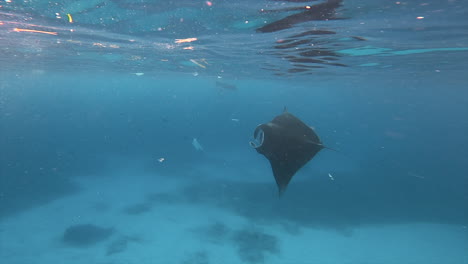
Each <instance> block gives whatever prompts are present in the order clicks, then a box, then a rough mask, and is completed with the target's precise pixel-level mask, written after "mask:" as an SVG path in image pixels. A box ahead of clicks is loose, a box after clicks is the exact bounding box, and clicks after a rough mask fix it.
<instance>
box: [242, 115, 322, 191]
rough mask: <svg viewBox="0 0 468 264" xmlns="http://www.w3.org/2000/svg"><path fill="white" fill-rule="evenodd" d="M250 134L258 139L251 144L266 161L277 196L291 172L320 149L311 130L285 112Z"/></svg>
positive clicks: (284, 188) (316, 137)
mask: <svg viewBox="0 0 468 264" xmlns="http://www.w3.org/2000/svg"><path fill="white" fill-rule="evenodd" d="M254 137H255V138H256V140H257V141H258V142H256V143H254V142H251V145H252V146H253V147H254V148H255V149H256V150H257V152H258V153H260V154H263V155H264V156H265V157H266V158H267V159H268V160H269V161H270V164H271V168H272V170H273V175H274V176H275V180H276V184H277V185H278V190H279V193H280V195H281V194H282V193H283V192H284V191H285V190H286V187H287V186H288V184H289V182H290V181H291V179H292V177H293V176H294V174H295V173H296V172H297V171H298V170H299V169H301V168H302V167H303V166H304V165H305V164H306V163H307V162H309V161H310V160H311V159H312V158H313V157H314V156H315V155H316V154H317V153H318V152H319V151H320V150H321V149H322V148H324V146H323V145H322V143H321V142H320V139H319V137H318V136H317V134H316V133H315V132H314V130H313V129H312V128H310V127H309V126H307V125H306V124H304V122H302V121H301V120H300V119H298V118H297V117H295V116H294V115H292V114H290V113H288V112H284V113H283V114H281V115H279V116H277V117H275V118H274V119H273V120H272V121H271V122H269V123H266V124H261V125H259V126H258V127H257V129H256V130H255V132H254Z"/></svg>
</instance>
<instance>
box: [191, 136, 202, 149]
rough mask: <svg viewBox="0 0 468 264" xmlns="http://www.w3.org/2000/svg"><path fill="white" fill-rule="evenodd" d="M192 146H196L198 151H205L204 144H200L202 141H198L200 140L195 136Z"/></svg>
mask: <svg viewBox="0 0 468 264" xmlns="http://www.w3.org/2000/svg"><path fill="white" fill-rule="evenodd" d="M192 146H193V147H194V148H195V150H197V151H203V147H202V145H201V144H200V142H198V140H197V139H196V138H193V140H192Z"/></svg>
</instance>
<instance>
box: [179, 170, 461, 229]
mask: <svg viewBox="0 0 468 264" xmlns="http://www.w3.org/2000/svg"><path fill="white" fill-rule="evenodd" d="M395 175H398V174H397V173H395V174H392V173H390V172H386V173H385V174H384V173H381V174H380V175H376V172H370V171H368V172H360V173H348V174H342V175H340V178H339V179H335V180H334V181H332V180H330V179H328V177H326V176H324V177H314V178H313V179H307V180H302V181H301V182H297V181H295V182H292V183H291V184H290V186H289V190H288V193H287V195H285V196H284V197H282V198H281V199H279V198H278V197H277V193H276V192H275V189H274V184H266V183H263V182H261V183H260V182H259V183H254V182H251V183H250V182H243V183H241V182H227V181H223V182H199V181H198V182H193V183H192V184H191V185H189V187H187V188H186V189H185V190H184V191H183V192H180V193H178V194H171V195H172V196H174V197H178V198H177V199H176V198H174V199H171V200H173V201H175V200H179V201H180V202H183V203H200V204H210V205H212V206H216V207H219V208H222V209H226V210H230V211H233V212H234V213H235V214H238V215H241V216H243V217H246V218H248V219H251V220H252V221H253V222H256V223H264V224H278V223H279V224H281V225H283V227H284V229H285V230H288V232H291V233H299V232H300V229H301V227H309V228H310V227H312V228H327V229H333V230H336V231H338V232H340V233H341V234H344V235H346V236H349V235H351V234H352V232H351V231H352V229H353V228H354V227H358V226H365V225H385V224H399V223H418V222H429V223H441V224H462V225H465V224H467V223H468V213H467V212H466V210H465V209H466V204H465V203H464V201H466V199H465V194H464V193H465V191H464V190H462V188H460V187H458V188H457V187H456V186H451V185H441V184H437V183H436V182H432V181H430V180H427V179H425V180H421V179H418V178H415V177H408V176H407V175H403V176H395ZM221 231H222V230H221ZM215 233H216V232H215Z"/></svg>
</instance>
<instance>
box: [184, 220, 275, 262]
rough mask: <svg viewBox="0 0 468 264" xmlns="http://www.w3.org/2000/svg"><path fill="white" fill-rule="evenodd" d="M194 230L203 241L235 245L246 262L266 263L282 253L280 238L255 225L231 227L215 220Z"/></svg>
mask: <svg viewBox="0 0 468 264" xmlns="http://www.w3.org/2000/svg"><path fill="white" fill-rule="evenodd" d="M193 231H194V232H195V233H196V236H197V237H198V238H200V239H201V240H203V241H207V242H210V243H213V244H216V245H220V244H221V245H222V244H230V245H233V246H234V247H235V248H236V250H237V254H238V256H239V258H240V259H241V260H242V261H243V262H246V263H264V262H265V260H267V259H268V257H269V256H271V255H279V254H280V246H279V239H278V238H277V237H276V236H274V235H272V234H268V233H266V232H264V231H263V230H262V229H260V228H257V227H255V226H248V227H244V228H242V229H231V228H230V227H228V226H227V225H225V224H223V223H220V222H215V223H213V224H211V225H209V226H204V227H201V228H198V229H196V230H193Z"/></svg>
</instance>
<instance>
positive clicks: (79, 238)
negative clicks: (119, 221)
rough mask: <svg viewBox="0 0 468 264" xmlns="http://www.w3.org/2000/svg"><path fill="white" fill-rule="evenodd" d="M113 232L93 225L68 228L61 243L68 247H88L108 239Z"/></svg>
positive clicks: (110, 229)
mask: <svg viewBox="0 0 468 264" xmlns="http://www.w3.org/2000/svg"><path fill="white" fill-rule="evenodd" d="M114 232H115V230H114V229H113V228H106V227H100V226H97V225H93V224H79V225H72V226H69V227H68V228H67V229H66V230H65V232H64V233H63V237H62V241H63V242H64V243H65V244H67V245H70V246H75V247H88V246H92V245H94V244H96V243H98V242H101V241H104V240H106V239H108V238H109V237H110V236H111V235H112V234H113V233H114Z"/></svg>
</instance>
